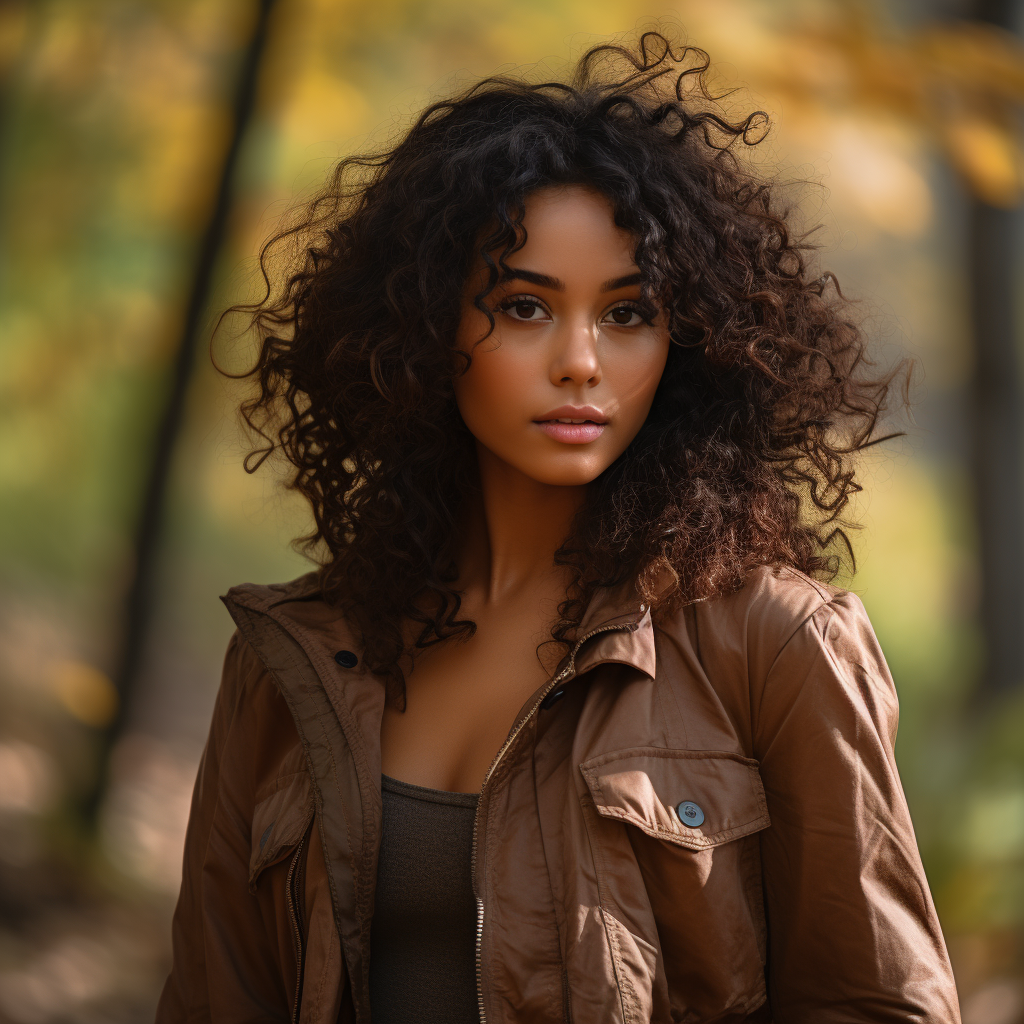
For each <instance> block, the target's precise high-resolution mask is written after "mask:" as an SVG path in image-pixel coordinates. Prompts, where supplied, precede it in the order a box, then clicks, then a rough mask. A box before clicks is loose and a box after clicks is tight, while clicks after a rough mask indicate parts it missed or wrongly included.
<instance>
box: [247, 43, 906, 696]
mask: <svg viewBox="0 0 1024 1024" xmlns="http://www.w3.org/2000/svg"><path fill="white" fill-rule="evenodd" d="M709 68H710V62H709V58H708V55H707V54H706V53H705V52H704V51H702V50H699V49H696V48H694V47H685V48H684V47H675V46H673V44H672V43H671V41H670V40H669V39H668V38H666V36H665V35H663V34H662V33H659V32H648V33H645V34H644V35H642V36H641V37H640V38H639V40H638V41H637V42H636V43H635V44H633V45H601V46H595V47H593V48H592V49H590V50H589V51H587V52H586V53H585V54H584V55H583V57H582V58H581V59H580V60H579V61H578V63H577V64H576V66H575V70H574V73H573V75H572V76H571V80H570V81H569V82H542V83H537V82H529V81H527V80H525V79H519V78H515V77H495V78H488V79H486V80H484V81H481V82H479V83H478V84H476V85H474V86H473V87H472V88H469V89H468V90H466V91H465V92H463V93H462V94H461V95H458V96H456V97H455V98H452V99H447V100H444V101H443V102H439V103H435V104H433V105H432V106H430V107H429V108H427V109H426V110H425V111H424V112H423V113H422V114H421V115H420V117H419V118H418V119H417V120H416V122H415V123H414V125H413V126H412V128H411V129H410V130H409V131H408V132H407V133H406V134H405V135H404V137H403V138H402V139H401V140H400V141H399V142H398V143H397V144H396V145H394V146H393V147H392V148H390V149H387V150H386V151H384V152H379V153H375V154H370V155H360V156H352V157H349V158H348V159H345V160H343V161H342V162H341V163H340V165H339V166H338V167H337V169H336V170H335V171H334V173H333V175H332V177H331V179H330V181H329V183H328V184H327V186H326V187H325V189H324V190H323V191H322V192H321V193H320V194H319V195H318V196H317V197H316V198H315V199H314V200H313V201H312V203H311V204H310V205H309V206H307V207H304V208H303V213H302V215H301V219H300V220H298V221H297V222H296V223H293V224H292V225H291V226H290V227H287V228H285V229H283V230H282V231H281V232H280V233H279V234H278V235H276V236H275V237H274V238H273V239H271V240H270V242H268V243H267V245H266V246H265V247H264V249H263V251H262V253H261V261H260V265H261V268H262V270H263V275H264V281H265V284H266V292H265V294H264V297H263V299H262V301H260V302H257V303H254V304H252V305H249V306H243V307H236V308H237V309H242V310H245V311H246V312H247V313H248V314H250V315H251V317H252V323H253V325H254V326H255V329H256V330H257V332H258V336H259V339H260V343H261V347H260V352H259V356H258V360H257V362H256V364H255V367H254V368H253V369H252V370H251V371H250V374H251V376H252V377H253V379H254V381H255V383H256V392H255V395H254V397H253V398H252V399H251V400H249V401H247V402H245V403H244V404H243V406H242V414H243V416H244V418H245V420H246V421H247V423H248V424H249V426H250V427H251V428H253V429H254V430H255V431H257V433H258V436H259V438H260V440H259V441H258V442H257V444H258V446H257V447H256V448H255V450H254V451H253V452H251V453H250V456H249V458H248V459H247V460H246V468H247V469H248V470H249V471H250V472H251V471H254V470H255V468H256V467H257V466H258V465H259V464H260V463H262V462H263V460H264V459H265V458H266V457H267V455H268V454H270V453H271V452H272V451H274V450H275V449H279V450H281V451H282V452H283V453H284V455H285V456H286V457H287V459H288V461H289V462H290V464H291V466H292V467H293V471H292V472H291V473H290V477H289V486H290V487H291V488H293V489H295V490H297V491H298V492H299V493H300V494H302V495H303V496H304V497H305V498H307V499H308V500H309V502H310V504H311V505H312V511H313V516H314V520H315V530H314V531H313V533H312V534H311V535H309V536H308V537H306V538H303V539H302V542H303V543H304V544H305V546H306V549H307V551H309V552H311V553H314V552H319V553H318V554H315V557H316V558H317V560H318V561H319V562H320V564H321V569H320V574H321V579H322V586H323V590H324V594H325V596H326V597H327V598H328V600H331V601H332V602H333V603H335V604H336V605H337V606H339V607H340V608H341V609H342V610H343V611H344V613H345V614H346V615H347V617H348V619H349V621H350V622H351V623H352V624H353V625H354V626H355V627H356V628H357V629H358V630H359V631H360V632H361V635H362V640H363V642H364V645H365V661H366V663H367V665H368V666H369V667H370V668H371V669H372V670H374V671H376V672H379V673H381V674H383V675H384V676H385V677H386V678H387V679H388V681H389V682H388V690H389V696H390V697H391V698H392V699H393V700H395V701H396V702H397V703H398V704H399V706H401V705H402V704H404V688H403V676H402V672H401V670H400V668H399V659H400V658H401V657H402V655H403V653H405V652H406V648H407V644H406V643H404V641H403V636H405V635H407V632H406V630H405V624H406V623H409V622H410V621H411V622H413V623H416V624H417V628H418V629H419V633H418V637H417V638H416V640H415V642H414V644H413V646H412V648H411V650H410V651H409V653H415V649H416V648H422V647H426V646H428V645H430V644H433V643H437V642H440V641H442V640H445V639H447V638H450V637H455V636H460V635H462V636H465V635H468V634H471V633H472V631H473V630H474V629H475V626H474V624H473V623H472V622H471V621H469V620H466V619H460V618H459V610H460V594H459V592H458V591H457V589H456V577H457V574H456V563H455V557H456V553H457V552H456V549H455V546H454V541H453V538H454V537H456V536H457V534H458V518H459V510H460V509H461V508H462V507H463V506H464V497H465V496H466V495H467V494H468V492H469V490H470V489H471V488H473V487H474V486H475V484H476V464H475V456H474V449H473V445H472V443H471V441H472V439H471V437H470V435H469V432H468V430H467V429H466V427H465V426H464V424H463V423H462V421H461V418H460V416H459V413H458V409H457V407H456V403H455V397H454V386H453V382H454V380H455V379H456V377H457V376H458V375H459V374H460V373H462V372H464V371H465V369H466V367H467V365H468V359H469V358H470V357H468V356H464V355H462V354H460V353H459V352H458V351H457V350H456V348H455V335H456V329H457V327H458V324H459V320H460V309H461V305H460V304H461V296H462V292H463V288H464V284H465V281H466V279H467V274H468V273H469V272H470V269H471V267H472V266H473V265H474V264H475V263H476V261H478V260H479V259H481V258H483V259H484V261H485V262H486V263H487V265H488V266H489V267H490V280H489V284H488V286H487V287H486V288H485V289H484V291H483V292H481V293H480V294H479V295H478V296H476V304H477V306H478V308H480V309H481V310H483V311H484V312H487V313H488V315H490V313H489V307H488V306H487V305H486V304H485V302H484V300H485V298H486V296H487V295H488V294H489V293H490V291H491V290H492V289H493V288H494V287H495V285H496V284H497V282H498V280H499V276H500V269H501V268H502V266H503V265H504V260H505V259H506V258H507V257H508V256H509V255H510V254H511V253H513V252H515V251H516V250H517V249H518V248H519V247H521V246H522V244H523V242H524V239H525V232H524V229H523V226H522V220H523V216H524V203H525V200H526V198H527V197H528V196H529V195H530V194H531V193H533V192H534V191H536V190H537V189H540V188H544V187H545V186H550V185H559V184H565V185H570V184H573V185H585V186H588V187H590V188H593V189H596V190H598V191H599V192H601V193H602V194H603V195H604V196H606V197H607V198H608V199H609V201H610V202H611V204H612V207H613V209H614V214H615V222H616V224H617V225H619V226H620V227H621V228H623V229H625V230H627V231H629V232H630V233H631V234H632V235H633V237H634V238H635V239H636V251H635V260H636V264H637V266H638V267H639V269H640V271H641V272H642V274H643V275H644V280H645V285H644V289H645V295H646V296H647V297H648V298H649V299H650V300H651V301H652V302H657V303H658V304H660V305H661V307H662V308H663V309H664V310H665V313H666V315H667V317H668V323H669V328H670V336H671V340H672V342H673V344H672V345H671V346H670V353H669V357H668V362H667V365H666V368H665V371H664V375H663V378H662V380H661V383H660V385H659V388H658V391H657V394H656V396H655V399H654V404H653V406H652V408H651V412H650V415H649V416H648V419H647V421H646V422H645V424H644V426H643V427H642V428H641V430H640V432H639V434H638V435H637V437H636V438H635V439H634V441H633V442H632V444H630V446H629V447H628V448H627V450H626V451H625V452H624V453H623V454H622V455H621V456H620V457H619V458H618V459H617V460H616V461H615V463H614V464H613V465H611V466H610V467H609V468H608V469H607V470H605V472H604V473H602V474H601V476H600V477H598V479H597V480H595V481H594V482H593V483H592V484H591V485H590V486H589V488H588V494H587V498H586V501H585V504H584V506H583V508H582V510H581V511H580V513H579V515H578V516H577V518H576V520H575V521H574V524H573V528H572V531H571V535H570V536H569V537H567V538H566V540H565V542H564V544H563V546H562V547H561V549H560V550H559V552H558V554H557V556H556V558H557V561H558V562H559V563H560V564H563V565H565V566H568V567H570V569H571V573H570V575H571V584H570V586H569V589H568V592H567V597H566V600H565V602H564V603H563V604H562V605H561V606H560V608H559V614H560V616H561V619H560V621H559V622H558V623H557V624H556V625H555V627H554V630H553V634H552V635H553V639H554V640H556V641H558V642H561V643H568V642H569V641H570V640H571V639H572V636H573V633H574V630H575V628H576V627H577V626H578V624H579V622H580V619H581V617H582V615H583V611H584V609H585V607H586V605H587V603H588V601H589V599H590V598H591V597H592V596H593V594H594V593H595V591H596V590H597V589H598V588H601V587H612V586H618V585H621V584H624V583H626V582H627V581H629V580H631V579H635V580H637V581H638V586H639V589H640V592H641V594H642V595H644V596H645V597H646V598H647V600H648V601H652V602H654V601H657V602H660V603H658V604H657V608H659V609H661V608H664V607H666V606H667V607H677V606H678V605H679V604H680V603H682V602H686V601H692V600H695V599H698V598H704V597H709V596H713V595H715V594H719V593H723V592H726V591H728V590H731V589H734V588H736V587H738V586H740V585H742V581H743V579H744V576H745V574H746V573H747V572H748V571H749V570H750V569H751V568H752V567H754V566H760V565H773V564H788V565H791V566H795V567H796V568H798V569H800V570H802V571H804V572H805V573H808V574H810V575H814V576H818V577H826V578H831V577H832V576H833V575H834V574H835V572H836V571H837V568H838V566H839V564H840V561H841V560H840V557H839V555H838V554H837V550H839V551H840V552H842V551H845V552H848V553H849V554H850V555H851V557H852V552H850V551H849V542H848V541H847V540H846V534H845V533H843V531H842V528H841V527H842V525H843V520H842V514H843V512H844V509H845V508H846V505H847V503H848V501H849V499H850V496H851V494H853V493H854V492H855V491H857V490H859V489H860V488H859V485H858V484H857V483H856V482H855V480H854V471H853V468H852V460H853V456H854V455H855V453H856V452H857V451H858V450H860V449H862V448H864V447H865V446H867V445H868V444H871V443H875V441H876V440H877V439H876V438H875V437H874V434H875V431H876V427H877V424H878V421H879V417H880V412H881V410H882V408H883V405H884V402H885V398H886V395H887V393H888V391H889V389H890V386H891V384H892V382H893V376H894V374H893V373H891V372H890V373H888V374H885V375H880V376H877V375H876V376H873V375H872V374H871V372H870V367H871V364H870V362H869V361H868V359H867V358H866V355H865V338H864V334H863V332H862V330H861V329H860V327H859V326H858V323H857V320H856V318H855V317H853V316H852V315H851V312H850V304H849V303H848V301H847V300H846V299H845V298H844V297H843V296H842V294H841V293H840V291H839V289H838V285H837V284H836V282H835V279H834V278H833V277H832V276H831V275H830V274H825V275H822V274H821V273H817V272H814V271H813V270H812V269H811V266H810V262H809V260H810V256H809V253H810V251H811V249H812V248H813V247H812V246H811V245H810V244H809V243H808V241H807V237H806V235H805V236H802V237H795V236H794V233H793V232H792V231H791V230H790V228H789V227H788V226H787V219H788V212H787V211H786V210H784V209H781V208H780V206H779V199H778V194H779V186H778V185H777V184H776V183H774V182H773V181H772V180H769V179H766V178H765V177H764V176H763V175H759V174H757V173H756V172H755V171H754V170H753V169H752V168H751V163H750V161H746V160H744V159H743V153H745V152H746V151H747V147H752V146H755V145H756V144H757V143H758V142H759V141H760V140H761V139H762V138H763V137H764V135H765V134H766V132H767V128H768V119H767V115H766V114H764V113H763V112H761V111H758V112H756V113H753V114H751V115H750V116H748V117H744V118H742V119H730V118H729V116H727V114H726V113H725V112H724V109H723V107H722V105H721V102H720V100H719V99H717V98H715V97H714V96H712V94H711V91H710V88H709V84H708V74H709ZM282 245H283V246H284V247H285V248H286V249H287V250H288V251H289V252H291V254H292V256H291V259H292V263H291V264H290V265H289V268H288V271H287V273H285V274H283V275H281V276H280V277H279V278H278V279H277V283H274V278H273V275H272V274H271V271H270V267H271V262H272V259H273V257H274V254H276V253H277V252H279V250H280V247H281V246H282ZM495 253H498V254H500V255H499V256H498V257H497V259H496V260H495V259H494V258H493V257H492V256H491V254H495ZM491 323H492V328H493V318H492V320H491ZM837 540H838V541H840V542H841V543H839V544H838V545H837ZM666 567H667V568H668V569H670V570H671V573H669V574H668V575H669V577H670V579H674V581H675V582H674V584H672V585H670V586H669V587H668V589H667V590H666V589H664V585H663V583H662V582H659V584H658V589H657V592H656V593H655V584H654V579H655V571H654V570H658V569H660V570H663V569H665V568H666ZM660 575H661V579H662V580H664V577H665V573H664V572H661V574H660Z"/></svg>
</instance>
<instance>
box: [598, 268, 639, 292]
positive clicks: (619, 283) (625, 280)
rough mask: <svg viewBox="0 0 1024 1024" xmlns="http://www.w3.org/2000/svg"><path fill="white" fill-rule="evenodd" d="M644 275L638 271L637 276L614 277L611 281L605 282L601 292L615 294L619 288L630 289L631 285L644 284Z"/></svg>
mask: <svg viewBox="0 0 1024 1024" xmlns="http://www.w3.org/2000/svg"><path fill="white" fill-rule="evenodd" d="M643 280H644V275H643V274H641V273H640V271H637V272H636V273H635V274H625V275H623V276H622V277H614V278H612V280H611V281H605V283H604V284H603V285H601V291H603V292H613V291H615V290H616V289H617V288H628V287H629V286H630V285H634V284H643Z"/></svg>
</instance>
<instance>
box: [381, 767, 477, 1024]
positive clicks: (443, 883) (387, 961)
mask: <svg viewBox="0 0 1024 1024" xmlns="http://www.w3.org/2000/svg"><path fill="white" fill-rule="evenodd" d="M381 797H382V800H383V803H384V827H383V832H382V834H381V843H380V857H379V860H378V863H377V895H376V900H375V903H374V910H373V922H372V925H371V929H370V1012H371V1015H372V1018H373V1024H478V1022H479V1019H480V1018H479V1014H478V1009H477V996H476V900H475V898H474V896H473V883H472V878H471V864H470V861H471V858H472V846H473V819H474V817H475V815H476V804H477V800H478V795H477V794H476V793H449V792H446V791H444V790H440V789H427V788H425V787H423V786H413V785H411V784H409V783H407V782H400V781H399V780H398V779H392V778H389V777H388V776H387V775H385V776H384V777H383V778H382V780H381Z"/></svg>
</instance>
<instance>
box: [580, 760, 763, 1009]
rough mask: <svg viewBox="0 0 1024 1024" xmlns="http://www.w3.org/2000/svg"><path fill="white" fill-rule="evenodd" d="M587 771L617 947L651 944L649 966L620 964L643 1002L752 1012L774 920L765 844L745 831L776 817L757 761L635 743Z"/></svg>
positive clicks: (603, 892)
mask: <svg viewBox="0 0 1024 1024" xmlns="http://www.w3.org/2000/svg"><path fill="white" fill-rule="evenodd" d="M580 771H581V773H582V775H583V778H584V780H585V782H586V786H587V790H588V792H589V796H590V798H591V799H592V801H593V810H594V811H596V815H597V817H596V818H595V819H592V825H593V827H592V840H593V846H594V848H595V849H594V853H595V857H596V860H597V864H596V866H597V870H598V875H599V878H600V883H601V884H600V900H601V905H602V907H603V908H604V911H605V916H606V919H607V921H608V926H609V928H610V929H611V930H613V931H614V930H615V929H618V931H619V933H620V934H619V938H618V939H616V941H615V942H614V943H613V945H615V946H616V947H617V948H619V949H623V948H627V943H626V941H625V940H627V939H628V940H629V941H631V942H632V943H633V944H634V945H635V946H636V947H637V948H639V949H640V950H641V951H643V950H644V949H646V948H647V947H650V949H649V954H648V956H647V958H646V960H647V967H648V971H647V974H646V976H644V972H643V971H642V970H641V969H640V964H639V961H638V960H637V962H636V965H635V966H634V967H633V969H632V970H631V965H630V964H629V963H628V962H623V963H622V964H621V965H620V967H621V968H622V970H621V972H620V974H621V976H624V977H625V978H626V979H631V980H630V981H629V984H630V985H631V987H632V989H633V991H634V992H636V993H638V994H639V995H638V996H637V999H638V1005H642V1006H643V1007H647V1006H650V1007H652V1008H657V1007H658V1006H660V1007H662V1012H663V1013H664V1015H665V1018H666V1019H667V1017H668V1015H669V1013H671V1014H673V1015H674V1016H672V1019H685V1020H692V1021H702V1020H717V1019H720V1018H721V1017H725V1016H728V1015H729V1014H730V1013H732V1014H743V1013H749V1012H752V1011H753V1010H754V1009H756V1007H757V1006H759V1005H760V1004H761V1003H762V1002H763V1001H764V999H765V983H764V954H765V945H766V926H765V920H764V909H763V896H762V890H761V871H760V853H759V844H758V843H757V841H756V839H754V840H752V841H751V840H747V841H745V840H746V837H750V836H755V834H756V833H757V832H759V831H760V830H761V829H764V828H767V827H768V826H769V824H770V821H769V817H768V809H767V805H766V802H765V795H764V786H763V785H762V782H761V775H760V772H759V770H758V764H757V762H756V761H753V760H751V759H750V758H745V757H742V756H740V755H739V754H734V753H730V752H727V751H717V750H670V749H665V748H661V747H634V748H631V749H627V750H616V751H612V752H610V753H607V754H602V755H600V756H599V757H594V758H591V759H590V760H589V761H586V762H584V763H583V764H582V765H580ZM617 822H618V823H622V825H624V826H626V827H625V828H621V827H620V828H616V827H615V824H614V823H617ZM639 888H642V889H643V890H645V892H646V897H647V898H646V900H645V899H643V893H639V894H638V892H637V890H638V889H639ZM638 897H639V898H638ZM648 915H649V916H648ZM654 1012H655V1019H661V1018H660V1017H659V1015H658V1013H657V1011H656V1010H655V1011H654ZM627 1019H628V1015H627ZM637 1019H645V1018H643V1017H642V1015H638V1016H637Z"/></svg>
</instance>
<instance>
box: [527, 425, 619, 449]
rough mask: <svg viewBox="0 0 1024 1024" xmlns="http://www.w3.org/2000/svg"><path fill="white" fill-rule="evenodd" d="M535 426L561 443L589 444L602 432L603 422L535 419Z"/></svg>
mask: <svg viewBox="0 0 1024 1024" xmlns="http://www.w3.org/2000/svg"><path fill="white" fill-rule="evenodd" d="M536 423H537V426H538V427H540V429H541V430H543V431H544V433H545V434H547V435H548V437H550V438H553V439H554V440H555V441H561V442H562V443H563V444H589V443H590V442H591V441H596V440H597V439H598V438H599V437H600V436H601V434H602V433H603V432H604V428H605V424H604V423H594V422H592V421H589V420H588V421H587V422H585V423H559V421H558V420H537V421H536Z"/></svg>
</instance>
